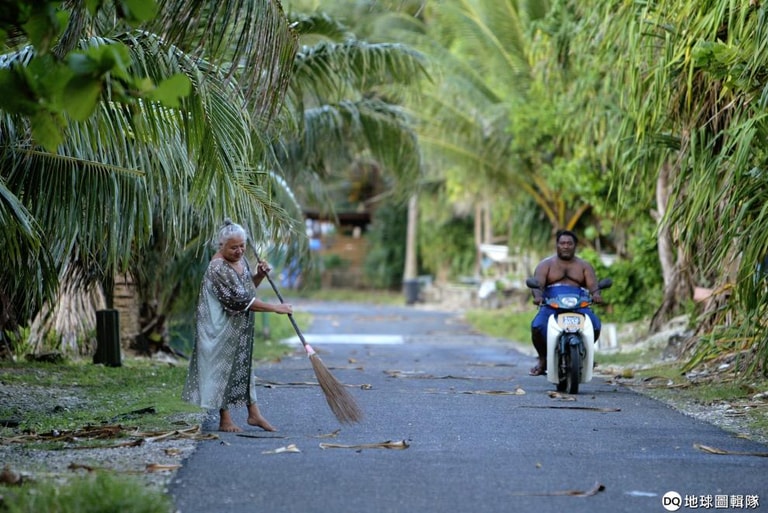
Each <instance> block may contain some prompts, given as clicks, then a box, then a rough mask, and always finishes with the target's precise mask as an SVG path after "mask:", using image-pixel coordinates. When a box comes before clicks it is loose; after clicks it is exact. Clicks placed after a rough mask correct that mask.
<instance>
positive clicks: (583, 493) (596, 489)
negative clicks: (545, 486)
mask: <svg viewBox="0 0 768 513" xmlns="http://www.w3.org/2000/svg"><path fill="white" fill-rule="evenodd" d="M602 491H605V485H603V484H601V483H595V484H594V486H592V488H590V489H589V490H559V491H555V492H517V493H513V494H512V495H516V496H524V495H535V496H546V497H552V496H568V497H592V496H593V495H597V494H598V493H600V492H602Z"/></svg>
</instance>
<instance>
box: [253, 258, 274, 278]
mask: <svg viewBox="0 0 768 513" xmlns="http://www.w3.org/2000/svg"><path fill="white" fill-rule="evenodd" d="M271 270H272V267H271V266H270V265H269V264H268V263H267V262H265V261H263V260H262V261H261V262H259V264H258V265H257V266H256V276H259V277H260V278H263V277H264V276H266V275H268V274H269V272H270V271H271Z"/></svg>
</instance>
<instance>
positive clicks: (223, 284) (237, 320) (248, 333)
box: [181, 258, 256, 409]
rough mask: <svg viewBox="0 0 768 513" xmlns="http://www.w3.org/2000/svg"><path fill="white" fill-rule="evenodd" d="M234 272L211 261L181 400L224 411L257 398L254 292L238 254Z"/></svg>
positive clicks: (224, 262) (201, 292) (248, 271)
mask: <svg viewBox="0 0 768 513" xmlns="http://www.w3.org/2000/svg"><path fill="white" fill-rule="evenodd" d="M242 261H243V274H242V275H239V274H237V272H236V271H235V269H234V268H232V266H230V265H229V264H228V263H227V262H226V261H225V260H224V259H222V258H215V259H213V260H211V263H210V264H209V265H208V269H207V271H206V272H205V276H204V278H203V283H202V286H201V288H200V296H199V298H198V303H197V329H196V334H195V347H194V350H193V351H192V359H191V361H190V363H189V372H188V374H187V381H186V384H185V385H184V390H183V392H182V395H181V397H182V399H184V400H185V401H188V402H190V403H193V404H197V405H198V406H201V407H203V408H209V409H212V408H218V409H229V408H232V407H238V406H244V405H247V404H250V403H255V402H256V391H255V388H254V386H253V379H252V376H251V355H252V350H253V326H254V316H253V312H251V311H249V310H248V307H249V306H250V305H251V303H252V302H253V300H254V299H255V296H256V287H255V286H254V285H253V280H252V278H251V270H250V267H249V266H248V262H247V261H246V260H245V258H243V260H242Z"/></svg>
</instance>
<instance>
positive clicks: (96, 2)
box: [85, 0, 104, 16]
mask: <svg viewBox="0 0 768 513" xmlns="http://www.w3.org/2000/svg"><path fill="white" fill-rule="evenodd" d="M103 3H104V2H103V1H102V0H85V7H86V8H87V9H88V12H89V13H91V16H93V15H95V14H96V12H97V11H98V10H99V9H101V6H102V4H103Z"/></svg>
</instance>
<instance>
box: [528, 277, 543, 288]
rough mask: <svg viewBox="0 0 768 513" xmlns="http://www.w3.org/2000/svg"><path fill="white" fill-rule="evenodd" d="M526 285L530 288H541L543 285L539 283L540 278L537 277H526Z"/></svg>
mask: <svg viewBox="0 0 768 513" xmlns="http://www.w3.org/2000/svg"><path fill="white" fill-rule="evenodd" d="M525 286H526V287H528V288H529V289H540V288H541V285H539V280H537V279H536V278H526V280H525Z"/></svg>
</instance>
